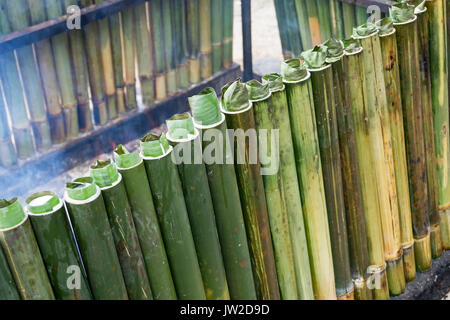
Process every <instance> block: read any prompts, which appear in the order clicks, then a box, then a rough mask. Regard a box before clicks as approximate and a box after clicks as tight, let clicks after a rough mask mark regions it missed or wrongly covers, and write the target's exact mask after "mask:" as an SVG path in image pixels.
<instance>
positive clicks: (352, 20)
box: [342, 2, 356, 38]
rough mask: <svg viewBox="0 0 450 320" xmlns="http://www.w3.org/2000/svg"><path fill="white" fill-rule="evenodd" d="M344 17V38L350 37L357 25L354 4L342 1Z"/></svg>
mask: <svg viewBox="0 0 450 320" xmlns="http://www.w3.org/2000/svg"><path fill="white" fill-rule="evenodd" d="M342 19H343V21H344V38H348V37H350V36H351V35H352V33H353V27H354V26H355V25H356V17H355V7H354V5H353V4H350V3H347V2H342Z"/></svg>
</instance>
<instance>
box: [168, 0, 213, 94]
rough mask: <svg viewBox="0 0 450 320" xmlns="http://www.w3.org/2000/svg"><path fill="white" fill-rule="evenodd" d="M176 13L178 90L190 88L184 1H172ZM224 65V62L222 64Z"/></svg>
mask: <svg viewBox="0 0 450 320" xmlns="http://www.w3.org/2000/svg"><path fill="white" fill-rule="evenodd" d="M172 1H173V5H174V11H175V13H174V14H173V15H172V17H173V24H174V26H173V27H174V30H173V35H174V38H175V44H174V50H175V60H176V76H177V79H176V80H177V88H178V89H182V90H184V89H187V88H188V87H189V69H188V65H187V60H186V58H187V34H186V9H185V1H184V0H172ZM220 64H221V65H222V61H221V62H220Z"/></svg>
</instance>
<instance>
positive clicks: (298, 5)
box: [295, 0, 312, 50]
mask: <svg viewBox="0 0 450 320" xmlns="http://www.w3.org/2000/svg"><path fill="white" fill-rule="evenodd" d="M295 9H296V12H297V22H298V27H299V32H300V39H301V41H302V47H303V49H305V50H306V49H309V48H311V47H312V40H311V33H310V30H309V21H308V12H307V9H306V2H305V1H303V0H295Z"/></svg>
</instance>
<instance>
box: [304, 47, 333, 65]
mask: <svg viewBox="0 0 450 320" xmlns="http://www.w3.org/2000/svg"><path fill="white" fill-rule="evenodd" d="M301 57H302V58H303V60H304V61H305V65H306V67H307V68H308V69H319V68H322V67H323V66H324V65H325V62H326V58H327V48H326V47H324V46H322V45H319V46H315V47H314V48H312V49H310V50H307V51H303V52H302V54H301Z"/></svg>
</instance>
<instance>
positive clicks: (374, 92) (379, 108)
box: [353, 23, 406, 295]
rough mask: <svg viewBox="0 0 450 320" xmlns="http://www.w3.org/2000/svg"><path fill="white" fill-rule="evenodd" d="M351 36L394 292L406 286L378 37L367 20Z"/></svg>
mask: <svg viewBox="0 0 450 320" xmlns="http://www.w3.org/2000/svg"><path fill="white" fill-rule="evenodd" d="M353 37H354V38H356V39H357V40H359V41H360V42H361V46H362V47H363V48H364V51H363V54H362V56H363V62H364V70H365V75H364V78H363V80H364V82H365V83H366V84H365V95H364V97H365V99H366V103H367V108H368V110H369V114H368V117H369V122H372V125H373V126H372V130H371V131H370V134H369V137H370V142H371V148H372V149H371V151H372V156H373V157H374V170H375V173H376V179H377V180H376V181H377V182H376V183H375V184H376V187H377V192H378V196H379V198H378V200H379V204H380V218H381V226H382V230H383V240H384V255H385V260H386V263H387V270H386V271H387V277H388V282H389V292H390V293H391V294H392V295H397V294H400V293H401V292H403V291H404V290H405V286H406V285H405V276H404V270H403V260H402V250H401V234H400V217H399V208H398V199H397V189H396V188H397V187H396V181H395V173H394V160H393V154H392V141H391V129H390V123H389V112H388V106H387V98H386V86H385V82H384V75H383V61H382V56H381V47H380V39H379V35H378V30H376V27H375V25H373V24H370V23H369V24H365V25H362V26H359V27H358V28H355V29H353Z"/></svg>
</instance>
